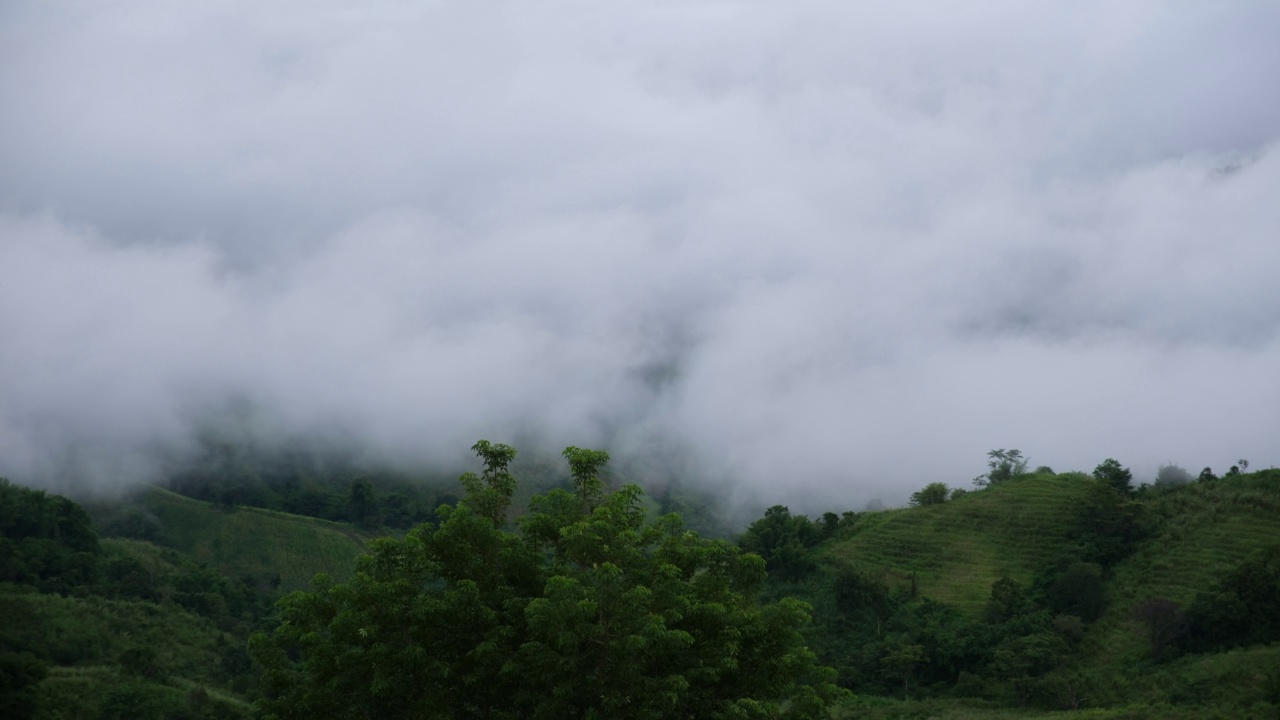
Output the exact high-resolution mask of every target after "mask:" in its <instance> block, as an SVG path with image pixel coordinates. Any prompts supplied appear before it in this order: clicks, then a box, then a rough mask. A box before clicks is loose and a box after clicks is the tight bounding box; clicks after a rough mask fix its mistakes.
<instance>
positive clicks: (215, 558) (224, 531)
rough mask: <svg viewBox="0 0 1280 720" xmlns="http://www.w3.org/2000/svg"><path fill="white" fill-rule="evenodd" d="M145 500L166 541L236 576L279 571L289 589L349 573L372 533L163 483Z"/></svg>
mask: <svg viewBox="0 0 1280 720" xmlns="http://www.w3.org/2000/svg"><path fill="white" fill-rule="evenodd" d="M140 501H141V502H142V503H143V504H144V505H145V506H146V507H147V509H149V510H150V511H151V512H153V513H155V514H156V516H157V517H158V518H160V521H161V523H163V525H164V540H165V544H166V545H169V546H170V547H173V548H175V549H177V550H179V551H181V552H183V553H186V554H187V555H189V556H191V557H192V558H194V559H195V560H196V561H197V562H203V563H209V564H210V565H213V566H215V567H218V568H220V569H222V570H223V571H225V572H226V573H227V574H229V575H231V576H233V577H234V576H238V575H241V574H245V573H254V574H257V573H273V572H278V573H280V577H281V583H282V584H281V587H282V589H284V590H300V589H305V588H307V587H308V586H309V584H310V582H311V578H312V577H314V576H315V575H316V574H317V573H328V574H329V575H332V576H333V577H335V578H338V579H343V578H346V577H348V576H350V575H351V573H352V572H354V571H355V566H356V557H357V556H359V555H360V554H361V553H363V552H364V551H365V544H366V542H367V541H368V540H369V538H370V535H369V534H368V533H365V532H362V531H360V530H358V529H356V528H354V527H352V526H350V525H344V524H342V523H335V522H329V521H326V520H318V519H315V518H309V517H302V516H300V515H290V514H288V513H282V512H274V511H271V510H261V509H258V508H236V509H235V510H233V511H231V512H224V511H222V510H219V509H217V508H215V507H214V506H213V505H212V504H211V503H207V502H203V501H200V500H193V499H191V498H188V497H184V496H182V495H178V494H177V493H173V492H170V491H168V490H164V489H162V488H158V487H152V488H148V489H147V490H146V491H145V492H144V493H142V495H141V498H140Z"/></svg>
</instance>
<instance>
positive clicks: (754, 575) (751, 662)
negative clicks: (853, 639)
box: [254, 441, 839, 720]
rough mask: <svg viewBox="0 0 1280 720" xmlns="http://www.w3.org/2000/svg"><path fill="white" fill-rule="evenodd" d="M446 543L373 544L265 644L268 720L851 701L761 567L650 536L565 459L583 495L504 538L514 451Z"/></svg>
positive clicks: (805, 712) (617, 496)
mask: <svg viewBox="0 0 1280 720" xmlns="http://www.w3.org/2000/svg"><path fill="white" fill-rule="evenodd" d="M474 449H475V451H476V452H477V454H478V455H480V456H481V457H482V458H483V459H484V462H485V471H484V474H483V476H479V477H477V476H474V475H466V476H463V479H462V482H463V485H464V487H465V488H466V496H465V497H464V498H463V500H462V501H461V502H459V503H458V505H457V506H456V507H454V508H446V509H443V519H442V521H441V523H440V525H439V527H433V526H431V525H426V526H423V527H422V528H419V529H418V530H415V531H414V532H413V533H410V535H409V536H408V537H407V538H405V539H403V540H396V539H391V538H386V539H382V540H377V541H375V542H374V545H373V554H372V555H371V556H369V557H367V558H365V559H364V560H363V561H362V563H361V567H360V569H359V571H358V572H357V573H356V576H355V578H354V579H353V580H352V581H351V582H350V583H345V584H334V583H332V581H330V580H328V579H327V578H321V579H319V580H318V582H317V589H316V591H315V592H313V593H297V594H294V595H292V596H290V597H289V598H287V599H286V600H285V601H284V603H283V604H282V613H281V624H280V626H279V628H278V629H277V630H276V632H275V633H274V634H273V635H272V636H270V637H268V636H265V635H260V636H257V637H256V638H255V643H254V647H255V652H254V655H255V658H256V659H257V660H258V661H259V662H260V663H261V664H262V665H263V666H264V667H265V668H266V669H267V673H266V676H265V681H266V697H265V699H264V703H263V704H264V707H265V708H266V710H267V717H268V718H279V719H280V720H287V719H289V718H299V719H301V718H311V717H315V716H317V715H325V716H328V717H336V718H363V717H376V718H388V719H394V718H473V717H485V718H548V719H552V718H601V719H603V718H620V719H621V718H652V719H654V720H657V719H659V718H707V719H708V720H714V719H716V718H724V719H726V720H727V719H728V718H744V719H745V718H797V719H798V718H820V717H824V716H826V714H827V713H826V711H825V710H826V707H827V705H828V704H829V703H830V701H831V700H832V699H834V698H836V697H837V696H838V695H839V692H838V691H837V689H836V688H835V686H834V685H832V684H831V683H830V680H831V679H833V678H834V673H833V672H831V671H830V670H828V669H826V668H822V667H819V666H817V665H816V664H815V662H814V658H813V654H812V653H811V652H809V651H808V649H806V648H805V647H804V646H803V644H802V642H801V638H800V630H801V628H802V627H803V626H804V625H805V624H806V623H807V622H808V619H809V617H808V612H807V608H806V607H805V606H804V605H802V604H801V603H798V602H796V601H794V600H783V601H781V602H778V603H767V604H761V603H759V602H758V601H757V600H756V597H757V596H758V594H759V590H760V587H761V585H762V583H763V582H764V579H765V572H764V567H763V565H764V563H763V562H761V560H760V558H759V557H757V556H754V555H750V554H744V553H742V552H740V551H738V550H737V548H735V547H733V546H732V545H730V544H728V543H724V542H718V541H709V540H704V539H701V538H699V537H698V536H697V535H696V534H695V533H692V532H689V531H688V530H686V529H685V528H684V527H683V525H682V523H681V521H680V518H679V517H678V516H676V515H668V516H665V517H663V518H661V519H660V520H658V521H657V522H656V523H649V522H647V521H646V513H645V509H644V507H643V506H642V505H641V504H640V503H639V498H640V495H641V491H640V489H639V488H638V487H636V486H634V485H631V486H625V487H623V488H621V489H619V490H617V491H615V492H607V491H606V489H605V486H604V483H603V482H602V481H601V480H600V479H599V477H598V476H597V472H598V471H599V469H600V468H601V467H602V466H603V464H604V463H605V461H607V459H608V456H607V455H605V454H604V453H602V452H597V451H591V450H581V449H578V448H569V449H567V450H566V451H565V457H566V458H567V459H568V460H569V463H570V466H571V468H572V475H573V488H574V489H573V491H572V492H569V491H564V490H553V491H551V492H550V493H548V494H546V495H543V496H539V497H536V498H534V499H533V502H532V504H531V508H530V511H529V512H528V513H527V514H526V515H524V516H523V517H521V518H520V520H519V523H518V528H519V532H509V531H506V530H504V529H503V525H504V524H505V522H506V521H507V515H508V509H509V506H510V503H511V497H512V495H513V493H514V492H515V489H516V481H515V479H514V477H513V476H512V475H511V473H510V472H509V471H508V465H509V463H510V461H511V460H512V459H513V458H514V455H515V451H514V449H512V448H510V447H509V446H506V445H494V444H490V443H488V442H485V441H481V442H480V443H478V444H477V445H476V447H475V448H474Z"/></svg>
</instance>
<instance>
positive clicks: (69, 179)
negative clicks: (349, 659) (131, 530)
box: [0, 2, 1280, 509]
mask: <svg viewBox="0 0 1280 720" xmlns="http://www.w3.org/2000/svg"><path fill="white" fill-rule="evenodd" d="M1278 16H1280V10H1277V9H1274V8H1271V7H1270V6H1267V5H1264V4H1257V3H1225V4H1218V5H1215V6H1213V7H1212V8H1210V7H1202V6H1189V5H1186V4H1180V3H1163V2H1145V3H1127V4H1125V5H1123V6H1116V5H1114V4H1110V3H1085V4H1080V3H1073V4H1069V5H1066V4H1064V5H1061V6H1057V7H1052V8H1050V7H1044V6H1036V7H1031V6H1021V5H1016V4H1009V5H1000V4H995V5H991V6H987V8H986V9H985V10H983V11H982V12H973V11H963V10H961V9H959V8H955V7H953V6H952V5H950V4H946V3H937V4H934V3H915V4H913V3H908V4H905V5H895V6H894V9H892V10H884V9H872V8H868V7H862V6H859V7H848V4H847V3H834V2H809V3H800V4H791V5H788V6H787V7H786V8H782V7H778V6H774V5H772V4H767V3H752V2H741V3H682V4H677V5H666V4H658V3H654V4H647V5H636V6H631V7H610V8H607V9H606V8H603V7H596V6H592V5H589V4H586V5H584V4H576V3H518V4H517V3H509V4H503V3H499V4H495V5H486V6H483V7H480V6H477V5H475V4H467V3H455V2H441V3H435V4H424V5H416V4H414V5H405V4H398V3H373V4H363V3H362V4H354V3H351V4H349V3H345V2H325V3H308V4H307V5H306V6H305V8H304V7H302V6H297V7H290V6H289V5H288V4H286V5H282V6H279V9H276V10H272V9H264V8H262V7H261V6H260V5H258V4H252V5H250V4H245V5H244V6H243V7H235V6H230V5H226V4H223V3H218V4H202V3H194V4H182V5H167V4H155V3H147V2H137V3H134V4H131V5H127V6H126V7H125V8H123V9H122V8H119V7H116V8H112V9H111V10H110V11H108V9H106V8H101V9H99V8H95V7H92V6H77V7H74V8H72V7H71V6H49V5H47V4H42V3H14V4H11V5H9V6H7V8H6V9H5V10H3V11H0V105H3V107H5V109H6V111H5V113H4V114H3V119H2V120H0V474H6V475H9V476H11V477H13V478H15V479H22V480H29V481H34V482H43V483H49V484H59V483H73V482H85V481H92V482H95V483H100V484H107V485H118V484H121V483H129V482H134V481H136V480H139V479H146V478H147V477H148V475H149V473H153V472H155V467H156V466H155V465H154V458H155V457H156V455H157V453H161V452H172V451H173V449H174V448H181V447H183V445H184V444H185V443H188V442H190V438H191V434H192V432H193V429H194V428H196V427H198V426H199V424H200V423H201V422H202V421H203V420H204V419H205V418H207V417H208V416H209V415H210V414H211V413H216V412H218V411H219V410H220V409H222V408H225V407H227V404H228V403H233V402H238V401H241V400H244V401H246V402H249V403H250V404H251V405H252V406H253V407H255V408H259V409H260V410H261V412H262V413H263V415H264V416H265V417H269V418H270V423H269V424H270V426H271V427H273V428H277V429H278V430H280V431H281V432H288V433H303V434H305V433H326V432H341V433H345V434H348V435H350V436H352V437H355V438H358V439H359V440H360V441H361V442H362V443H363V444H364V445H366V446H367V447H368V448H370V449H371V451H372V452H376V453H382V454H385V455H386V456H387V457H391V458H395V459H397V460H398V461H402V462H412V463H423V462H429V463H436V464H443V465H450V464H453V463H457V462H460V461H462V460H464V459H465V456H466V448H467V447H468V446H469V445H470V444H471V442H473V441H474V440H475V439H476V438H477V437H490V438H492V439H495V440H497V439H509V438H516V437H522V438H533V440H531V441H532V442H535V443H538V444H545V445H546V446H547V447H556V446H560V447H563V446H564V445H568V444H576V445H597V446H607V447H610V448H612V449H614V450H615V451H616V452H617V453H619V454H620V456H621V457H626V458H630V459H631V460H632V461H633V464H632V466H633V467H652V466H655V465H656V466H662V465H663V464H664V463H666V465H674V466H677V467H678V468H679V469H680V470H681V472H686V473H689V474H691V475H693V476H695V477H697V478H700V479H706V480H708V481H730V482H732V483H733V486H734V487H736V488H738V490H739V491H741V494H742V496H743V497H751V498H754V499H755V500H758V501H760V502H769V503H771V502H787V503H790V504H791V505H793V507H801V508H804V509H815V508H817V507H825V506H827V505H833V506H836V507H841V508H844V507H849V508H860V507H862V506H863V505H864V504H865V503H866V501H867V500H869V499H870V498H872V497H880V498H884V499H885V500H889V501H891V502H892V501H900V500H902V499H903V498H905V497H906V495H907V494H909V493H910V492H911V491H913V490H915V489H918V488H919V487H920V486H923V485H924V484H925V483H927V482H931V481H935V480H941V481H944V482H949V483H959V484H966V483H967V482H968V480H969V478H971V477H973V476H974V475H977V474H979V473H980V472H982V471H983V470H984V455H985V452H986V451H987V450H988V449H991V448H994V447H1018V448H1021V449H1022V450H1023V451H1024V452H1026V453H1027V454H1029V455H1030V456H1031V458H1032V463H1033V464H1037V465H1038V464H1047V465H1051V466H1053V467H1054V468H1055V469H1058V470H1065V469H1086V470H1087V469H1090V468H1092V467H1093V466H1094V465H1095V464H1097V463H1098V462H1099V461H1101V460H1102V459H1103V458H1105V457H1117V458H1119V459H1120V460H1121V461H1122V462H1125V463H1126V464H1131V465H1133V466H1134V468H1135V470H1136V471H1137V475H1138V477H1139V478H1140V479H1141V478H1148V479H1149V478H1150V477H1154V474H1155V470H1156V468H1157V466H1158V465H1159V464H1160V463H1161V462H1166V461H1170V460H1172V461H1176V462H1179V463H1181V464H1183V465H1185V466H1187V467H1191V468H1193V469H1198V468H1199V467H1201V466H1203V465H1206V464H1208V465H1213V466H1214V467H1215V469H1217V470H1219V472H1220V471H1221V470H1222V469H1224V468H1225V466H1226V465H1228V464H1230V463H1231V462H1234V461H1235V459H1237V458H1238V457H1241V456H1245V457H1248V458H1249V459H1250V460H1251V464H1252V465H1253V466H1254V467H1265V466H1268V465H1272V464H1275V463H1277V462H1278V461H1280V458H1277V457H1275V456H1274V455H1272V456H1269V455H1267V453H1274V452H1275V447H1274V445H1275V443H1274V430H1275V428H1276V427H1280V410H1277V408H1280V381H1278V380H1277V378H1280V374H1278V373H1277V372H1276V370H1275V368H1280V283H1277V282H1275V274H1276V271H1277V270H1280V245H1277V243H1276V242H1275V237H1276V234H1277V231H1278V230H1280V203H1276V202H1275V198H1274V196H1275V188H1276V187H1280V157H1277V154H1278V153H1277V142H1278V141H1280V99H1277V96H1276V94H1275V93H1274V92H1273V91H1271V84H1272V83H1273V82H1274V78H1275V77H1276V76H1277V74H1278V71H1280V47H1278V46H1277V45H1276V44H1275V43H1274V42H1273V39H1272V38H1271V36H1270V34H1269V33H1268V32H1266V31H1265V30H1266V29H1267V28H1274V27H1276V24H1277V21H1278V20H1280V17H1278Z"/></svg>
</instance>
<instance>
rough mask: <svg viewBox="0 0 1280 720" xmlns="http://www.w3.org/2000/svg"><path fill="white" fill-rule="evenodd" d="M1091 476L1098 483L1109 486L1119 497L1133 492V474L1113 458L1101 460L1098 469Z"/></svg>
mask: <svg viewBox="0 0 1280 720" xmlns="http://www.w3.org/2000/svg"><path fill="white" fill-rule="evenodd" d="M1093 476H1094V477H1095V478H1097V479H1098V480H1099V481H1101V482H1104V483H1106V484H1107V485H1110V486H1111V487H1112V488H1114V489H1115V491H1116V492H1118V493H1120V494H1121V495H1128V494H1129V493H1131V492H1133V473H1132V472H1130V471H1129V469H1128V468H1126V467H1124V466H1123V465H1121V464H1120V463H1119V461H1117V460H1115V459H1114V458H1107V459H1106V460H1103V461H1102V463H1101V464H1099V465H1098V467H1096V468H1094V469H1093Z"/></svg>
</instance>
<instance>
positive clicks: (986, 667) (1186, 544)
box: [0, 443, 1280, 718]
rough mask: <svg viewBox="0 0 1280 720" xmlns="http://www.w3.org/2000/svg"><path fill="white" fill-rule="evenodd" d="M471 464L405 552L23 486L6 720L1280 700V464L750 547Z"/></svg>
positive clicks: (622, 493) (600, 491)
mask: <svg viewBox="0 0 1280 720" xmlns="http://www.w3.org/2000/svg"><path fill="white" fill-rule="evenodd" d="M477 452H478V454H480V456H481V459H482V460H483V461H484V462H485V472H484V473H483V474H480V475H472V474H467V475H464V477H463V478H462V483H461V484H460V485H455V486H454V489H453V491H452V492H454V493H456V495H455V498H456V500H455V502H454V503H453V504H449V505H443V506H440V507H438V508H436V509H433V510H432V514H433V517H435V518H436V522H434V523H429V524H424V525H421V526H419V527H418V528H417V529H415V530H413V531H411V532H409V533H408V534H404V533H395V535H394V536H392V537H386V538H381V539H374V538H376V537H377V536H378V535H379V534H385V533H388V532H395V529H394V528H390V527H386V526H383V527H382V529H377V528H376V527H368V526H366V527H363V528H362V527H360V526H357V525H355V524H351V523H341V522H335V521H326V520H320V519H316V518H309V517H303V516H298V515H290V514H288V513H284V512H281V511H279V510H271V509H263V508H254V507H251V506H247V505H244V504H234V505H228V504H226V503H221V502H217V501H206V500H198V499H194V498H190V497H185V496H182V495H180V494H177V493H174V492H172V491H169V490H164V489H161V488H155V487H149V488H142V489H141V490H139V491H138V492H136V493H134V494H132V495H130V496H127V497H124V498H120V499H117V500H112V501H103V500H95V501H92V502H88V503H86V504H85V505H83V506H82V505H80V504H77V503H75V502H73V501H71V500H68V499H66V498H62V497H59V496H56V495H50V494H48V493H44V492H40V491H35V490H30V489H27V488H24V487H21V486H19V485H14V484H11V483H8V482H4V483H0V530H2V531H3V540H0V687H2V688H3V689H4V692H3V698H4V700H3V704H2V705H0V715H3V716H4V717H6V718H8V717H13V718H23V717H37V718H66V717H85V718H125V717H129V718H213V717H246V718H247V717H257V716H266V717H280V718H286V717H308V716H316V715H317V714H321V715H323V714H324V713H323V712H322V711H321V709H320V708H322V707H324V708H330V709H331V712H338V711H337V710H333V708H338V707H339V706H342V703H355V704H360V706H361V707H366V708H377V712H376V715H377V716H378V717H471V716H475V714H476V713H479V712H481V711H483V712H487V713H489V714H490V716H493V717H523V716H543V715H545V716H547V717H552V716H555V717H574V716H582V717H586V716H589V715H590V714H591V713H595V714H596V715H597V716H599V717H718V716H721V715H723V716H725V717H729V716H734V717H736V716H738V715H736V714H735V713H737V714H740V715H741V716H742V717H762V718H763V717H775V716H779V715H777V714H778V713H790V714H791V715H793V716H796V717H801V716H803V717H826V716H828V715H830V716H831V717H885V718H889V717H942V718H978V717H1027V716H1034V715H1038V714H1056V713H1073V714H1074V713H1084V712H1086V711H1087V712H1088V714H1089V716H1090V717H1115V718H1121V717H1131V718H1141V717H1169V718H1212V717H1275V715H1276V712H1277V708H1280V620H1277V619H1278V618H1280V470H1274V469H1273V470H1263V471H1260V472H1253V473H1247V472H1241V471H1240V470H1239V469H1238V468H1233V471H1232V472H1231V473H1229V474H1227V475H1226V476H1224V477H1216V476H1214V475H1213V474H1212V473H1202V474H1201V476H1200V477H1199V478H1190V477H1181V476H1179V477H1176V478H1174V479H1172V480H1170V481H1168V482H1161V483H1158V484H1156V485H1144V486H1141V487H1134V486H1133V483H1132V478H1131V476H1130V475H1129V474H1128V471H1127V470H1125V469H1124V468H1123V466H1121V465H1120V464H1119V463H1115V462H1114V461H1110V460H1109V461H1107V462H1104V463H1102V464H1100V465H1099V466H1098V468H1097V469H1095V470H1094V471H1093V472H1092V473H1080V472H1072V473H1054V472H1053V471H1051V470H1049V469H1048V468H1041V469H1039V470H1036V471H1028V470H1026V468H1025V467H1022V466H1020V465H1018V464H1017V462H1016V460H1017V458H1014V460H1015V462H1014V463H1006V462H1005V461H1004V460H1003V459H1001V458H997V459H995V460H993V464H992V467H993V472H992V473H990V474H989V475H988V476H984V477H983V478H981V479H980V482H979V486H980V487H979V488H978V489H974V490H969V491H967V492H965V491H962V490H956V489H952V488H946V487H945V486H939V484H935V485H930V486H928V487H926V488H924V489H922V490H921V491H920V492H918V493H916V494H915V495H914V496H913V503H914V504H915V506H913V507H909V508H903V509H895V510H883V511H868V512H853V511H846V510H841V509H833V511H832V512H828V513H825V514H823V515H822V516H821V517H818V518H816V519H814V520H811V519H810V518H808V517H805V516H802V515H793V514H792V513H791V512H790V511H789V510H788V509H787V508H785V507H783V506H777V507H773V508H770V509H769V510H768V511H767V512H766V513H765V514H764V515H763V516H762V517H760V518H758V519H757V520H755V521H754V522H753V523H751V525H750V526H749V527H748V528H746V530H745V531H744V532H742V533H741V534H740V535H738V536H737V538H736V541H735V542H733V543H731V544H730V543H725V542H722V541H708V540H703V539H699V538H698V537H697V535H696V534H695V533H691V532H689V531H688V530H686V529H685V526H684V524H683V523H682V522H681V520H680V518H679V517H678V516H676V515H670V514H666V515H664V514H663V512H662V511H663V510H665V509H667V508H666V507H664V506H666V505H668V504H669V503H670V501H669V500H668V501H666V502H664V501H655V500H651V499H648V498H646V497H645V496H644V493H643V492H642V491H641V490H640V489H639V488H636V487H634V486H622V485H619V484H617V478H616V477H614V476H612V475H609V474H607V472H606V468H607V465H606V464H605V463H606V461H607V460H608V457H607V455H605V454H603V453H595V452H594V451H587V450H579V449H576V448H570V451H566V458H567V459H568V460H569V471H568V472H564V474H563V476H562V477H559V478H558V479H557V478H553V479H552V480H550V481H549V483H548V484H550V485H551V486H552V487H553V489H551V490H550V491H548V492H546V493H543V494H537V493H531V492H529V491H527V490H526V491H520V490H519V487H520V483H519V482H518V481H517V480H516V478H515V476H514V475H513V474H512V472H511V460H512V458H514V455H515V453H514V450H513V449H510V448H508V447H507V446H504V445H493V444H488V443H481V444H478V445H477ZM1001 452H1003V451H1001ZM1015 452H1016V451H1015ZM562 472H563V471H562ZM351 479H352V480H354V479H355V478H351ZM432 492H436V491H432ZM375 497H376V495H375ZM522 498H528V499H527V500H522ZM681 502H684V503H688V502H689V500H688V499H687V497H686V498H684V499H682V500H681ZM698 511H699V512H707V508H706V507H705V506H700V507H699V508H698ZM735 546H736V547H735ZM366 551H368V552H370V555H367V556H365V557H364V558H363V559H358V558H359V556H360V555H361V553H364V552H366ZM756 555H758V556H759V558H760V560H753V557H754V556H756ZM753 563H759V565H758V566H757V565H755V564H753ZM766 572H767V576H766V574H765V573H766ZM317 574H320V579H319V580H318V581H317V583H316V584H312V582H311V580H312V577H313V576H316V575H317ZM303 589H306V590H308V591H307V592H302V593H294V594H291V595H286V593H287V592H288V591H291V590H303ZM286 597H287V600H285V601H284V602H283V603H281V604H279V605H277V601H278V600H280V599H281V598H286ZM282 620H287V621H288V622H287V623H285V624H281V621H282ZM255 633H256V634H257V639H256V640H254V641H253V649H252V650H251V649H250V637H251V636H253V635H254V634H255ZM441 633H443V634H441ZM726 633H728V634H726ZM730 636H734V637H738V638H739V639H738V640H736V641H733V642H729V643H727V644H726V642H725V638H728V637H730ZM716 638H719V639H716ZM748 638H754V639H748ZM806 646H807V649H806ZM748 648H750V652H748ZM339 658H341V660H339ZM379 668H383V669H382V670H379ZM716 668H719V669H716ZM824 668H830V670H827V669H824ZM765 677H768V678H770V681H769V682H765V681H764V680H763V678H765ZM431 678H436V679H435V680H431ZM445 678H448V679H447V680H446V679H445ZM433 683H434V684H433ZM716 688H718V689H716ZM735 688H736V689H735ZM837 688H839V689H837ZM548 693H550V694H548ZM842 693H847V694H842ZM729 697H737V698H738V700H735V701H734V703H735V704H732V705H724V704H722V703H723V702H725V698H729ZM351 707H352V708H354V707H355V705H354V704H353V705H352V706H351ZM731 707H732V708H734V709H730V708H731ZM352 712H356V710H354V709H353V710H352ZM360 712H364V711H360ZM530 713H533V714H532V715H530ZM725 713H727V714H725ZM338 714H342V713H338ZM358 714H359V713H358V712H356V715H352V716H353V717H354V716H357V715H358Z"/></svg>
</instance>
